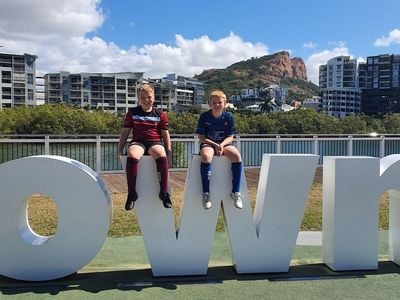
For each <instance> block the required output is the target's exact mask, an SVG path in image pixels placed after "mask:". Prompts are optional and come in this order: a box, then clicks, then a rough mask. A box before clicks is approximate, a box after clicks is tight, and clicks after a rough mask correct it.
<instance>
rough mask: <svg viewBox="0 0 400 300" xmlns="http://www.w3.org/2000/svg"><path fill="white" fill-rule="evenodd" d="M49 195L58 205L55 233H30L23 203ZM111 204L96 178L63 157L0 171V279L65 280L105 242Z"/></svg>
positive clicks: (3, 166) (23, 162)
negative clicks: (32, 196)
mask: <svg viewBox="0 0 400 300" xmlns="http://www.w3.org/2000/svg"><path fill="white" fill-rule="evenodd" d="M32 194H42V195H49V196H50V197H51V198H52V199H53V200H54V202H55V203H56V205H57V209H58V223H57V232H56V233H55V234H54V235H53V236H50V237H43V236H40V235H37V234H36V233H34V232H33V231H32V230H31V228H30V226H29V224H28V221H27V199H28V197H29V196H30V195H32ZM110 220H111V199H110V196H109V194H108V192H107V188H106V186H105V184H104V183H103V181H102V180H101V178H100V176H99V175H98V174H97V173H95V172H94V171H93V170H92V169H90V168H89V167H88V166H86V165H84V164H82V163H80V162H78V161H76V160H73V159H69V158H66V157H60V156H51V155H42V156H31V157H26V158H22V159H16V160H13V161H9V162H6V163H4V164H1V165H0V275H3V276H7V277H10V278H14V279H19V280H30V281H38V280H51V279H56V278H60V277H64V276H67V275H70V274H72V273H74V272H76V271H78V270H79V269H80V268H82V267H83V266H85V265H86V264H87V263H89V262H90V260H91V259H92V258H94V257H95V256H96V254H97V253H98V251H99V250H100V248H101V247H102V245H103V243H104V240H105V238H106V237H107V232H108V228H109V225H110Z"/></svg>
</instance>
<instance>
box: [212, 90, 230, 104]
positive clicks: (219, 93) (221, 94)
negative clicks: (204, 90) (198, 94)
mask: <svg viewBox="0 0 400 300" xmlns="http://www.w3.org/2000/svg"><path fill="white" fill-rule="evenodd" d="M212 97H219V98H221V99H223V100H224V101H225V103H227V100H226V95H225V93H224V92H223V91H221V90H214V91H212V92H211V95H210V100H211V98H212Z"/></svg>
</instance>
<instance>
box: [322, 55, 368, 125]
mask: <svg viewBox="0 0 400 300" xmlns="http://www.w3.org/2000/svg"><path fill="white" fill-rule="evenodd" d="M319 90H320V95H321V98H322V110H323V111H324V112H325V113H327V114H328V115H329V116H335V117H339V118H341V117H344V116H347V115H350V114H356V115H357V114H359V113H360V109H361V92H360V89H359V87H358V80H357V60H356V59H350V57H349V56H337V57H334V58H332V59H330V60H329V61H328V62H327V64H326V65H321V66H320V67H319Z"/></svg>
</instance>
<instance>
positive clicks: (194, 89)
mask: <svg viewBox="0 0 400 300" xmlns="http://www.w3.org/2000/svg"><path fill="white" fill-rule="evenodd" d="M148 82H150V84H152V85H153V86H154V90H155V105H156V106H157V107H158V108H162V109H164V110H168V111H174V112H183V111H187V110H190V109H193V108H195V107H197V108H200V107H201V105H202V103H203V101H204V84H203V83H202V82H200V81H199V80H197V79H195V78H189V77H184V76H179V75H176V74H174V73H172V74H168V75H167V76H166V77H164V78H161V79H148Z"/></svg>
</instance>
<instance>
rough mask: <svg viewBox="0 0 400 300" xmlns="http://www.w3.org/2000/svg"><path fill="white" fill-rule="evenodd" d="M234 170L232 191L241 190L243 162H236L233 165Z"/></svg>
mask: <svg viewBox="0 0 400 300" xmlns="http://www.w3.org/2000/svg"><path fill="white" fill-rule="evenodd" d="M231 170H232V193H236V192H239V191H240V180H241V178H242V162H241V161H239V162H234V163H232V165H231Z"/></svg>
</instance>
